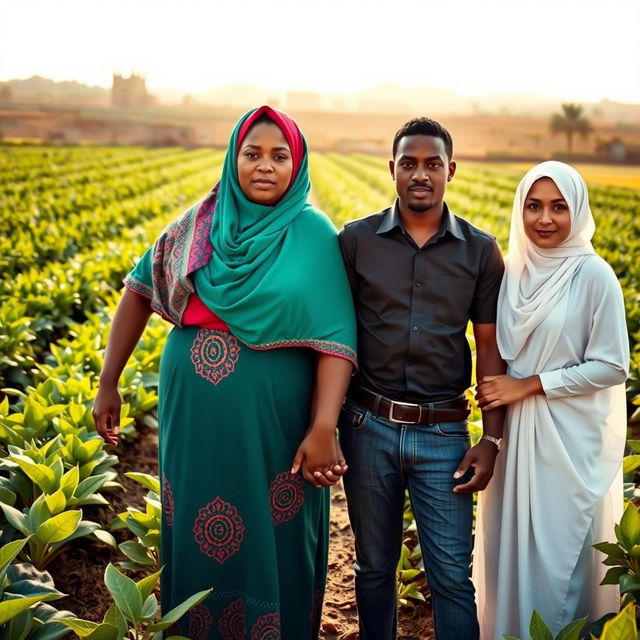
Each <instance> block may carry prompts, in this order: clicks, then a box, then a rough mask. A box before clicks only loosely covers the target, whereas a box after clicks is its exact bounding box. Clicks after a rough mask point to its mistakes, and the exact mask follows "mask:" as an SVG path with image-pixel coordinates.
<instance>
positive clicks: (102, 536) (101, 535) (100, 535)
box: [93, 529, 118, 549]
mask: <svg viewBox="0 0 640 640" xmlns="http://www.w3.org/2000/svg"><path fill="white" fill-rule="evenodd" d="M93 535H94V537H96V538H97V539H98V540H100V542H104V543H105V544H107V545H109V546H110V547H111V548H112V549H117V548H118V543H117V542H116V539H115V538H114V537H113V536H112V535H111V534H110V533H109V532H108V531H105V530H104V529H96V530H95V531H94V532H93Z"/></svg>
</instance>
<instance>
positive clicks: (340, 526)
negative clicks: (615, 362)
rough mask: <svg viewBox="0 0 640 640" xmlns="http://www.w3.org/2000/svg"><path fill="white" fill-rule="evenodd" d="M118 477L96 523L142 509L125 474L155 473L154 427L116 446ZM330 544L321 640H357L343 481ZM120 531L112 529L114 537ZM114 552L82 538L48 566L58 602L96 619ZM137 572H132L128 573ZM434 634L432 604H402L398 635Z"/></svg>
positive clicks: (95, 513) (418, 638) (104, 602)
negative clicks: (108, 504)
mask: <svg viewBox="0 0 640 640" xmlns="http://www.w3.org/2000/svg"><path fill="white" fill-rule="evenodd" d="M117 453H118V455H119V457H120V464H119V465H118V471H119V474H120V476H121V477H120V478H119V480H120V482H121V483H122V484H123V486H124V487H125V491H117V492H114V493H113V494H112V495H111V496H109V500H110V502H111V508H107V507H101V508H94V509H93V510H92V511H90V510H89V509H87V513H86V517H87V518H90V519H92V520H95V521H97V522H100V523H101V524H102V526H103V528H105V529H108V527H109V523H110V522H111V520H112V519H113V517H114V516H115V515H116V514H117V513H119V512H121V511H124V510H125V509H126V508H127V507H128V506H137V507H138V508H141V509H144V500H143V497H144V495H145V494H146V492H147V491H146V489H145V488H144V487H142V486H141V485H139V484H138V483H136V482H133V481H132V480H129V479H128V478H126V477H125V476H124V475H123V474H124V473H125V472H127V471H141V472H144V473H153V474H157V472H158V464H157V456H158V437H157V432H156V431H155V430H153V429H150V428H148V427H145V426H141V427H140V436H139V437H138V438H137V439H136V440H135V441H133V442H130V443H125V444H122V445H120V448H119V450H118V452H117ZM330 531H331V533H330V535H331V544H330V549H329V575H328V580H327V590H326V594H325V601H324V609H323V614H322V624H321V632H320V639H321V640H358V637H359V634H358V615H357V611H356V605H355V596H354V590H353V564H354V551H353V534H352V532H351V528H350V526H349V518H348V515H347V502H346V498H345V495H344V490H343V489H342V486H337V487H334V488H333V490H332V496H331V530H330ZM122 536H123V532H121V531H118V532H116V537H117V538H118V541H119V542H120V541H122V540H123V539H124V538H123V537H122ZM113 556H114V554H113V552H112V551H111V549H109V548H108V547H107V546H106V545H104V544H102V543H99V542H97V541H95V540H93V539H89V538H84V539H81V540H78V541H76V543H74V544H72V545H70V546H69V547H68V548H67V549H66V550H65V551H64V552H63V553H62V554H61V555H60V556H58V557H57V558H56V559H55V560H54V561H53V562H52V563H51V564H50V565H49V567H48V570H49V571H50V573H51V574H52V576H53V578H54V580H55V583H56V587H57V588H58V589H59V590H60V591H62V592H63V593H66V594H68V596H67V597H66V598H64V599H62V600H60V601H59V602H58V603H56V604H58V606H59V608H61V609H68V610H70V611H72V612H73V613H74V614H75V615H76V616H78V617H80V618H84V619H86V620H92V621H95V622H98V621H100V620H102V617H103V616H104V613H105V612H106V610H107V608H108V606H109V602H110V597H109V594H108V592H107V590H106V588H105V586H104V583H103V573H104V568H105V567H106V565H107V563H109V562H113V561H114V557H113ZM132 577H135V576H132ZM432 637H433V630H432V624H431V607H430V605H429V603H428V602H427V605H418V606H417V607H416V608H415V609H409V608H403V609H401V610H400V614H399V627H398V638H399V640H429V639H430V638H432Z"/></svg>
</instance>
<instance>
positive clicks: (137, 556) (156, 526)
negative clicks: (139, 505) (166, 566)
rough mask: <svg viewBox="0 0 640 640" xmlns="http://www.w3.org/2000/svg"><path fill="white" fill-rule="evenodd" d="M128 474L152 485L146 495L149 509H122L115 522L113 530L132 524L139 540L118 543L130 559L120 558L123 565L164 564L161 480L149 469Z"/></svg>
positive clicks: (155, 567)
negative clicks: (161, 545) (122, 559)
mask: <svg viewBox="0 0 640 640" xmlns="http://www.w3.org/2000/svg"><path fill="white" fill-rule="evenodd" d="M125 476H127V477H128V478H131V479H132V480H135V481H136V482H138V483H140V484H141V485H142V486H143V487H146V488H147V489H149V493H147V495H146V496H145V498H144V500H145V502H146V510H145V511H144V512H142V511H140V510H139V509H136V508H135V507H129V508H128V509H127V510H126V511H123V512H122V513H119V514H118V515H117V516H116V517H115V518H114V519H113V521H112V523H111V529H112V530H119V529H124V528H128V529H129V530H130V531H131V532H132V533H133V534H135V536H136V537H137V540H136V541H134V540H128V541H126V542H122V543H120V544H119V545H118V548H119V549H120V551H122V553H124V555H125V556H127V558H128V561H125V562H120V563H119V564H120V566H121V567H122V568H123V569H132V570H138V569H145V570H149V569H152V570H153V571H157V570H158V569H159V568H160V531H161V527H162V505H161V502H160V492H161V488H160V481H159V480H158V478H157V477H155V476H152V475H149V474H148V473H136V472H128V473H125Z"/></svg>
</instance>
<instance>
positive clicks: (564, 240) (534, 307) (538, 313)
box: [473, 162, 629, 640]
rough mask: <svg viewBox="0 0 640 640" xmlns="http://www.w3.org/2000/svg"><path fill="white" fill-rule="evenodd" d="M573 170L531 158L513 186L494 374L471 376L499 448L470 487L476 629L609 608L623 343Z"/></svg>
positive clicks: (487, 638) (487, 635)
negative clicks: (483, 476) (473, 492)
mask: <svg viewBox="0 0 640 640" xmlns="http://www.w3.org/2000/svg"><path fill="white" fill-rule="evenodd" d="M594 230H595V224H594V220H593V216H592V214H591V210H590V208H589V200H588V194H587V187H586V185H585V183H584V180H583V179H582V177H581V176H580V174H579V173H578V172H577V171H576V170H575V169H573V168H572V167H570V166H568V165H566V164H563V163H561V162H543V163H542V164H539V165H537V166H536V167H534V168H533V169H531V170H530V171H529V172H528V173H527V174H526V175H525V176H524V178H523V179H522V181H521V182H520V184H519V185H518V189H517V191H516V195H515V199H514V204H513V214H512V218H511V233H510V237H509V252H508V255H507V259H506V263H507V267H506V271H505V275H504V280H503V282H502V287H501V290H500V297H499V300H498V320H497V323H498V326H497V334H498V345H499V348H500V352H501V354H502V357H503V358H504V359H505V361H506V362H507V365H508V370H507V375H504V376H489V377H486V378H484V379H483V380H482V381H481V382H480V384H479V385H478V391H477V398H478V402H479V404H480V405H481V406H482V407H483V409H485V410H491V409H493V408H495V407H498V406H501V405H509V406H508V409H507V418H506V423H505V435H504V440H503V452H502V453H501V454H500V455H499V456H498V460H497V462H496V468H495V473H494V476H493V480H492V482H491V484H490V485H489V487H488V488H487V490H486V491H484V492H483V493H482V494H481V495H480V498H479V506H478V519H477V526H476V546H475V555H474V558H475V559H474V565H473V573H474V576H473V578H474V582H475V585H476V591H477V598H478V616H479V619H480V629H481V638H482V640H499V639H500V640H501V639H502V634H503V633H509V634H511V635H515V636H517V637H519V638H523V639H524V638H529V621H530V618H531V614H532V612H533V610H534V609H536V610H537V611H538V613H540V614H541V615H542V617H543V618H544V619H545V621H546V622H547V624H548V625H549V626H550V627H551V629H552V631H553V632H554V635H555V634H556V633H558V631H559V630H560V629H561V628H562V627H563V626H565V625H566V624H567V623H568V622H570V621H571V620H573V619H576V618H579V617H583V616H589V619H590V620H591V621H594V620H596V619H597V618H599V617H601V616H602V615H604V614H605V613H607V612H610V611H617V610H618V606H619V594H618V589H617V587H615V586H611V585H610V586H599V583H600V580H601V579H602V577H603V576H604V573H605V569H606V568H605V567H604V566H603V565H602V563H601V562H602V560H603V559H604V555H603V554H601V553H600V552H599V551H596V550H595V549H593V548H592V546H591V545H592V544H595V543H597V542H602V541H605V540H607V541H611V540H614V539H615V536H614V523H615V522H616V521H617V520H619V518H620V517H621V515H622V474H621V461H622V456H623V449H624V443H625V434H626V405H625V391H624V381H625V379H626V377H627V373H628V367H629V344H628V336H627V329H626V325H625V314H624V303H623V299H622V291H621V289H620V285H619V283H618V281H617V279H616V277H615V275H614V273H613V271H612V270H611V268H610V267H609V265H608V264H607V263H606V262H605V261H604V260H603V259H602V258H600V257H599V256H598V255H596V253H595V252H594V250H593V247H592V245H591V237H592V236H593V232H594Z"/></svg>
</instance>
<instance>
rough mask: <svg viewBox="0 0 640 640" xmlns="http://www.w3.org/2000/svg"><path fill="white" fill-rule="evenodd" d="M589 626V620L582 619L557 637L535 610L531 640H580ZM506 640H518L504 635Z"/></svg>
mask: <svg viewBox="0 0 640 640" xmlns="http://www.w3.org/2000/svg"><path fill="white" fill-rule="evenodd" d="M585 624H587V618H580V619H579V620H574V621H573V622H570V623H569V624H568V625H567V626H566V627H564V629H562V630H561V631H560V632H559V633H558V635H557V636H554V635H553V633H551V629H549V627H548V626H547V624H546V623H545V621H544V620H543V619H542V618H541V617H540V614H539V613H538V612H537V611H535V610H534V612H533V614H532V615H531V622H530V623H529V634H530V636H531V640H580V638H582V636H581V635H580V633H581V631H582V630H583V629H584V626H585ZM502 637H503V638H504V640H518V638H515V637H514V636H510V635H509V634H508V633H505V634H503V635H502Z"/></svg>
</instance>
